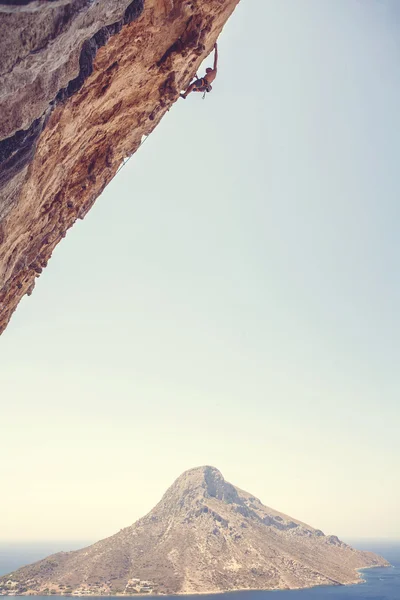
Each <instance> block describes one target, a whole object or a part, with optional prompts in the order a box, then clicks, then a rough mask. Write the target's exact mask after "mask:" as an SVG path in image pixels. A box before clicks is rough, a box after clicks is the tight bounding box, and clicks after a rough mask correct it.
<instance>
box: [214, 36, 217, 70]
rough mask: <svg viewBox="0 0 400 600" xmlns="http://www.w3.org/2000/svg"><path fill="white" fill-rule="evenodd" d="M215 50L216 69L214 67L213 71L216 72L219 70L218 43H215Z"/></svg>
mask: <svg viewBox="0 0 400 600" xmlns="http://www.w3.org/2000/svg"><path fill="white" fill-rule="evenodd" d="M214 50H215V52H214V67H213V69H214V71H216V70H217V64H218V45H217V42H215V44H214Z"/></svg>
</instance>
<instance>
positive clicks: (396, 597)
mask: <svg viewBox="0 0 400 600" xmlns="http://www.w3.org/2000/svg"><path fill="white" fill-rule="evenodd" d="M358 547H360V546H359V545H358ZM360 549H364V548H360ZM365 549H368V550H372V551H374V552H377V553H379V554H381V555H382V556H384V557H385V558H386V559H387V560H388V561H389V562H390V563H391V564H392V565H393V567H391V568H387V569H367V570H365V571H363V578H364V579H365V580H366V581H365V583H362V584H359V585H352V586H332V587H331V586H330V587H317V588H312V589H309V590H291V591H276V592H234V593H229V594H224V598H226V599H227V600H400V545H396V546H395V545H385V546H377V545H374V544H370V545H369V546H368V548H365ZM46 554H48V553H44V552H40V556H39V555H38V556H35V558H34V560H37V559H39V558H42V557H43V556H45V555H46ZM27 558H28V555H27V554H26V553H25V554H21V553H20V554H19V555H17V553H15V552H14V553H12V554H11V555H10V553H7V551H5V549H4V548H0V575H1V574H4V573H7V572H8V573H9V572H10V571H11V570H13V569H15V568H17V567H18V566H21V565H22V564H27V563H29V562H31V560H27ZM32 558H33V557H32V553H31V554H30V555H29V559H32ZM221 597H222V596H221V595H207V596H184V598H185V600H221ZM21 598H25V600H26V596H21ZM74 598H76V596H75V597H74ZM91 598H94V597H93V596H92V597H91ZM135 598H138V597H137V596H135ZM163 598H164V600H167V598H168V596H163ZM52 599H53V600H56V599H57V600H65V596H52ZM35 600H49V596H35ZM110 600H121V596H119V597H117V598H115V599H114V598H112V597H110ZM175 600H176V598H175Z"/></svg>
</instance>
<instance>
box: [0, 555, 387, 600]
mask: <svg viewBox="0 0 400 600" xmlns="http://www.w3.org/2000/svg"><path fill="white" fill-rule="evenodd" d="M389 568H394V567H393V565H392V564H390V563H388V564H387V565H369V566H366V567H360V568H359V569H355V571H356V574H357V576H356V578H355V579H354V580H353V581H349V582H348V583H333V582H332V583H331V584H325V583H322V584H317V585H310V586H301V587H293V588H288V587H274V588H268V589H265V588H234V589H230V590H217V591H204V592H195V591H190V592H176V593H173V594H164V593H151V592H150V593H147V594H134V595H129V594H118V593H116V594H106V595H102V594H83V595H78V594H61V593H59V594H40V593H37V594H19V595H17V594H15V595H13V594H0V597H13V598H26V597H33V598H35V597H49V598H58V597H62V598H146V597H147V598H148V597H152V598H155V597H165V596H167V597H171V598H175V597H176V598H178V597H182V596H220V595H221V594H237V593H240V592H290V591H293V592H295V591H299V590H312V589H315V588H326V587H350V586H353V585H359V584H363V583H366V581H367V580H366V579H364V578H363V577H362V572H363V571H366V570H367V569H368V570H370V569H389Z"/></svg>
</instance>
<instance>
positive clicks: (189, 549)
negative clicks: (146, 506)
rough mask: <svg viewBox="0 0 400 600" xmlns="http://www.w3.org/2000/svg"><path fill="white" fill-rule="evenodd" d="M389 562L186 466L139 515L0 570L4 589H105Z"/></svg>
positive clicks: (157, 589)
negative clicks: (98, 537) (84, 543)
mask: <svg viewBox="0 0 400 600" xmlns="http://www.w3.org/2000/svg"><path fill="white" fill-rule="evenodd" d="M376 566H388V563H387V561H386V560H385V559H383V558H381V557H380V556H377V555H375V554H372V553H370V552H360V551H358V550H354V549H353V548H351V547H350V546H348V545H346V544H344V543H343V542H341V541H340V540H339V539H338V538H337V537H336V536H325V535H324V534H323V533H322V531H320V530H318V529H314V528H313V527H310V526H309V525H306V524H305V523H302V522H301V521H297V520H296V519H292V518H291V517H288V516H286V515H284V514H282V513H279V512H277V511H276V510H273V509H271V508H268V507H266V506H264V505H263V504H261V502H260V501H259V500H257V498H255V497H254V496H252V495H251V494H248V493H247V492H243V491H242V490H240V489H238V488H236V487H234V486H233V485H231V484H230V483H227V482H226V481H225V480H224V478H223V477H222V475H221V473H220V472H219V471H218V470H217V469H215V468H213V467H200V468H197V469H192V470H190V471H187V472H186V473H184V474H183V475H181V477H179V478H178V479H177V480H176V481H175V483H174V484H173V485H172V486H171V487H170V488H169V490H168V491H167V492H166V493H165V495H164V496H163V498H162V499H161V501H160V503H159V504H158V505H157V506H156V507H155V508H154V509H153V510H152V511H151V512H150V513H149V514H148V515H147V516H145V517H143V518H142V519H140V520H139V521H137V522H136V523H135V524H134V525H132V526H131V527H127V528H126V529H122V530H121V531H120V532H119V533H117V534H116V535H114V536H112V537H110V538H107V539H105V540H102V541H100V542H97V543H96V544H93V545H92V546H89V547H88V548H83V549H82V550H78V551H75V552H60V553H59V554H54V555H53V556H50V557H48V558H46V559H44V560H41V561H39V562H37V563H35V564H33V565H30V566H27V567H23V568H22V569H18V570H17V571H15V572H14V573H11V574H9V575H6V576H4V577H2V578H0V593H3V594H43V593H54V594H68V593H74V594H77V595H80V594H83V595H87V594H91V595H109V594H125V595H132V594H134V593H164V594H165V593H167V594H168V593H169V594H172V593H174V594H179V593H190V592H193V593H194V592H221V591H228V590H236V589H291V588H302V587H309V586H315V585H334V584H348V583H356V582H358V581H360V577H359V575H358V573H357V572H356V569H360V568H365V567H376Z"/></svg>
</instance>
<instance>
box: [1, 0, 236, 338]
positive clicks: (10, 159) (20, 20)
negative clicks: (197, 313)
mask: <svg viewBox="0 0 400 600" xmlns="http://www.w3.org/2000/svg"><path fill="white" fill-rule="evenodd" d="M238 2H239V0H133V1H129V0H103V1H102V2H94V1H93V0H52V1H46V0H33V1H29V0H23V2H22V1H20V0H18V1H17V0H15V3H14V4H11V3H9V2H8V3H7V4H5V3H1V2H0V57H1V58H0V80H1V85H0V333H1V332H2V331H3V330H4V329H5V327H6V326H7V323H8V321H9V319H10V317H11V315H12V313H13V311H14V310H15V308H16V306H17V305H18V302H19V301H20V299H21V298H22V296H23V295H24V294H26V293H28V294H29V293H31V291H32V289H33V287H34V284H35V279H36V277H38V276H39V275H40V273H41V271H42V270H43V268H44V267H45V266H46V265H47V261H48V260H49V258H50V256H51V254H52V251H53V249H54V247H55V246H56V245H57V244H58V242H59V241H60V240H61V238H63V237H65V234H66V231H67V230H68V228H69V227H71V226H72V225H73V224H74V222H75V221H76V220H77V219H78V218H83V217H84V215H85V214H86V213H87V212H88V210H90V208H91V206H92V205H93V203H94V202H95V200H96V198H97V197H98V196H99V194H100V193H101V192H102V190H103V189H104V188H105V186H106V185H107V184H108V183H109V182H110V181H111V179H112V178H113V177H114V175H115V174H116V172H117V170H118V167H119V165H120V164H121V161H122V160H123V158H125V157H126V156H129V155H131V154H132V153H134V152H135V151H136V150H137V149H138V147H139V145H140V141H141V139H142V136H143V135H148V134H149V133H150V132H151V131H152V130H153V129H154V127H156V126H157V124H158V123H159V121H160V120H161V118H162V117H163V115H164V114H165V112H166V111H167V110H168V109H169V108H170V106H171V105H172V104H173V103H174V102H175V101H176V100H177V99H178V97H179V91H180V90H181V89H184V88H185V87H186V86H187V84H188V83H189V81H190V79H191V78H192V77H193V75H194V73H195V72H196V70H197V68H198V67H199V65H200V63H201V62H202V60H203V59H204V58H205V57H206V56H207V54H208V53H209V52H210V51H211V50H212V48H213V45H214V43H215V41H216V39H217V38H218V35H219V33H220V32H221V30H222V28H223V26H224V24H225V22H226V20H227V19H228V18H229V16H230V15H231V13H232V12H233V10H234V8H235V6H236V5H237V4H238Z"/></svg>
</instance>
